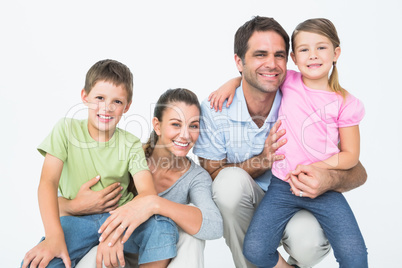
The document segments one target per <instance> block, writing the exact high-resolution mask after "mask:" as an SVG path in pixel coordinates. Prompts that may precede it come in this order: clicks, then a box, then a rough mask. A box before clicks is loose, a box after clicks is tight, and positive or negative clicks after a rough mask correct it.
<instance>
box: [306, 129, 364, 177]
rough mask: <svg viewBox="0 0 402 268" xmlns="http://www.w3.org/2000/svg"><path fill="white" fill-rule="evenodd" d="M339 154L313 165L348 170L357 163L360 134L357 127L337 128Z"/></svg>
mask: <svg viewBox="0 0 402 268" xmlns="http://www.w3.org/2000/svg"><path fill="white" fill-rule="evenodd" d="M339 138H340V152H339V153H338V154H335V155H333V156H331V157H329V158H328V159H326V160H324V161H321V162H317V163H314V164H313V165H314V166H316V167H319V168H326V169H342V170H346V169H350V168H352V167H354V166H356V165H357V163H358V162H359V154H360V133H359V126H358V125H356V126H351V127H343V128H339Z"/></svg>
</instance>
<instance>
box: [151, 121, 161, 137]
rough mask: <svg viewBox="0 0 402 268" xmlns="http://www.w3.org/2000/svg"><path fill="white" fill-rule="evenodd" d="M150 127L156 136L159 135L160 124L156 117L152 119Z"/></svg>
mask: <svg viewBox="0 0 402 268" xmlns="http://www.w3.org/2000/svg"><path fill="white" fill-rule="evenodd" d="M152 126H153V127H154V130H155V133H156V135H158V136H160V135H161V122H160V121H159V119H158V118H157V117H154V118H152Z"/></svg>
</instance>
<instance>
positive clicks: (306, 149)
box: [272, 70, 364, 180]
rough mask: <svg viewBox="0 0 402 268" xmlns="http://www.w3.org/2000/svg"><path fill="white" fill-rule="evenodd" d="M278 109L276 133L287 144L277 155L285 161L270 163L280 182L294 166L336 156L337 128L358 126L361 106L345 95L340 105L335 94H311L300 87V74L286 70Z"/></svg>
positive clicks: (326, 92)
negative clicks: (282, 137)
mask: <svg viewBox="0 0 402 268" xmlns="http://www.w3.org/2000/svg"><path fill="white" fill-rule="evenodd" d="M281 90H282V96H283V97H282V102H281V106H280V108H279V119H280V120H281V121H282V125H281V127H280V129H286V134H285V135H284V138H286V139H287V140H288V142H287V143H286V144H285V145H284V146H282V147H281V148H280V149H278V151H277V154H284V155H285V156H286V158H285V159H284V160H281V161H276V162H274V165H273V167H272V173H273V174H274V175H275V176H276V177H278V178H280V179H282V180H284V179H285V177H286V175H287V174H288V173H289V172H290V171H292V170H294V169H295V168H296V166H297V165H298V164H302V165H308V164H312V163H314V162H317V161H322V160H325V159H327V158H329V157H330V156H332V155H334V154H337V153H339V149H338V142H339V131H338V129H339V128H342V127H349V126H354V125H358V124H359V122H360V121H361V120H362V119H363V116H364V106H363V103H362V102H361V101H359V100H358V99H357V98H355V97H354V96H352V95H351V94H348V95H347V96H346V100H345V101H344V100H343V98H342V96H341V95H339V94H337V93H335V92H328V91H322V90H314V89H311V88H308V87H306V86H305V85H304V83H303V81H302V77H301V73H299V72H295V71H291V70H288V72H287V75H286V79H285V82H284V83H283V85H282V87H281Z"/></svg>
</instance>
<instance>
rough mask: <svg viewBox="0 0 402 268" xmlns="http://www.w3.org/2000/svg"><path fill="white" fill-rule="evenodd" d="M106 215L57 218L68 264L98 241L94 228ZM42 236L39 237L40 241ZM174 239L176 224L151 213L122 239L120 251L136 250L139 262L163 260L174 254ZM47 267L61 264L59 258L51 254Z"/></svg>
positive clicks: (81, 256) (102, 221) (175, 238)
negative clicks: (63, 238) (126, 238)
mask: <svg viewBox="0 0 402 268" xmlns="http://www.w3.org/2000/svg"><path fill="white" fill-rule="evenodd" d="M109 215H110V214H109V213H103V214H95V215H88V216H80V217H76V216H64V217H61V218H60V221H61V226H62V227H63V231H64V236H65V240H66V244H67V248H68V254H69V255H70V259H71V266H72V267H75V265H76V264H77V263H78V262H79V261H80V260H81V259H82V258H83V257H84V256H85V254H86V253H88V252H89V251H90V250H91V248H93V247H94V246H96V245H97V244H98V243H99V242H98V239H99V237H100V234H98V230H99V228H100V226H101V225H102V224H103V223H104V222H105V220H106V219H107V218H108V217H109ZM44 239H45V238H42V241H43V240H44ZM177 241H178V230H177V226H176V224H175V223H174V222H173V221H172V220H171V219H169V218H166V217H163V216H160V215H154V216H152V217H150V218H149V219H148V220H147V221H146V222H144V223H142V224H141V225H140V226H139V227H137V229H135V230H134V232H133V234H132V235H131V236H130V238H129V240H127V242H126V243H124V251H125V252H129V253H139V260H138V263H139V264H142V263H148V262H154V261H159V260H165V259H170V258H173V257H175V256H176V254H177V250H176V243H177ZM47 267H52V268H53V267H57V268H59V267H60V268H64V267H65V266H64V263H63V261H62V259H60V258H54V259H53V260H52V261H50V263H49V265H48V266H47Z"/></svg>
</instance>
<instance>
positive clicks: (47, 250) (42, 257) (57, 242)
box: [22, 236, 71, 268]
mask: <svg viewBox="0 0 402 268" xmlns="http://www.w3.org/2000/svg"><path fill="white" fill-rule="evenodd" d="M54 258H60V259H62V260H63V263H64V265H65V266H66V267H67V268H71V261H70V256H69V255H68V251H67V245H66V242H65V240H64V236H63V237H61V238H58V237H56V238H54V239H51V238H46V239H45V240H43V241H42V242H40V243H39V244H38V245H36V246H35V247H34V248H33V249H31V250H30V251H28V252H27V254H25V257H24V262H23V264H22V268H27V267H28V265H29V264H30V266H29V267H30V268H36V267H46V266H47V265H48V264H49V262H50V261H51V260H53V259H54Z"/></svg>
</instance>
